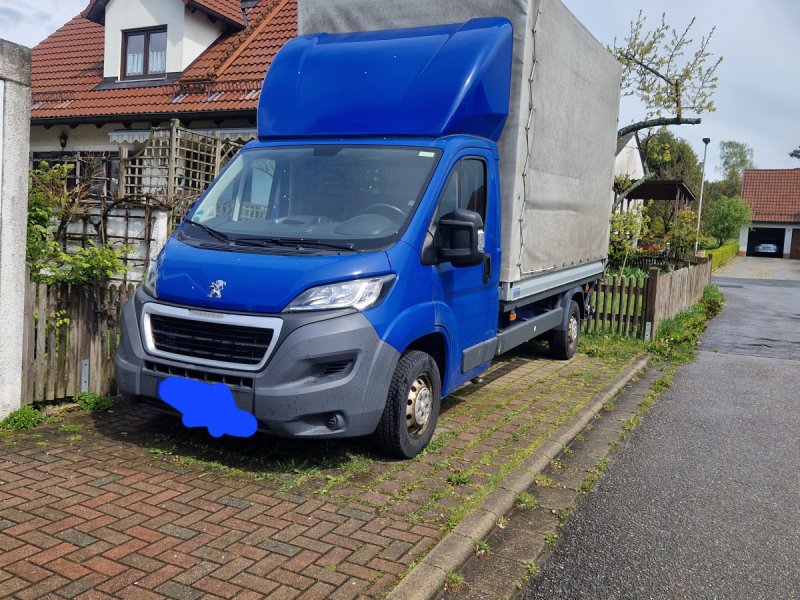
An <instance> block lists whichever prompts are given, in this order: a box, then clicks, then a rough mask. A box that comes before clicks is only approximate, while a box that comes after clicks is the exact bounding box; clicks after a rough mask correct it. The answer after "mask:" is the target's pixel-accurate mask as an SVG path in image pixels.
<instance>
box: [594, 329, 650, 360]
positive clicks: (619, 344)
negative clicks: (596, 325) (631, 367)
mask: <svg viewBox="0 0 800 600" xmlns="http://www.w3.org/2000/svg"><path fill="white" fill-rule="evenodd" d="M578 352H582V353H584V354H586V355H588V356H591V357H592V358H613V359H616V360H630V359H632V358H636V357H637V356H639V355H640V354H644V353H645V352H647V342H645V341H644V340H640V339H638V338H635V337H624V336H620V335H613V334H606V333H587V332H581V335H580V338H579V339H578Z"/></svg>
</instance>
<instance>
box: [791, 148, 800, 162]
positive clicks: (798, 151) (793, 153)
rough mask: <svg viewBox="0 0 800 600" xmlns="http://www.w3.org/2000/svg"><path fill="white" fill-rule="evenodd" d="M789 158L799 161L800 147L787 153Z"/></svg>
mask: <svg viewBox="0 0 800 600" xmlns="http://www.w3.org/2000/svg"><path fill="white" fill-rule="evenodd" d="M789 156H791V157H792V158H796V159H797V160H800V146H798V147H797V148H795V149H794V150H792V151H791V152H789Z"/></svg>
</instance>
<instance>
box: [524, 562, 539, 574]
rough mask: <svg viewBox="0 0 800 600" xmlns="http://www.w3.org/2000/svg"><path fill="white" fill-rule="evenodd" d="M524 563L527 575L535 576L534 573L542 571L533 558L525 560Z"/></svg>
mask: <svg viewBox="0 0 800 600" xmlns="http://www.w3.org/2000/svg"><path fill="white" fill-rule="evenodd" d="M524 564H525V572H526V573H527V574H528V575H531V576H532V577H535V576H536V575H538V574H539V573H541V572H542V570H541V569H540V568H539V565H537V564H536V561H535V560H526V561H525V563H524Z"/></svg>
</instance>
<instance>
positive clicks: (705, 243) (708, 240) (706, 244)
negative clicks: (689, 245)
mask: <svg viewBox="0 0 800 600" xmlns="http://www.w3.org/2000/svg"><path fill="white" fill-rule="evenodd" d="M697 247H698V248H699V249H700V250H713V249H715V248H719V242H718V241H717V238H715V237H712V236H710V235H701V236H700V237H698V238H697Z"/></svg>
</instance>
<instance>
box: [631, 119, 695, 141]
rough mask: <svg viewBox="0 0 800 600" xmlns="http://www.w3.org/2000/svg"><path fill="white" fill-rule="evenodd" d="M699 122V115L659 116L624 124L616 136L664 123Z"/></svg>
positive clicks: (659, 125)
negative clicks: (687, 116) (690, 116)
mask: <svg viewBox="0 0 800 600" xmlns="http://www.w3.org/2000/svg"><path fill="white" fill-rule="evenodd" d="M701 122H702V119H700V118H699V117H697V118H684V117H660V118H658V119H648V120H646V121H639V122H638V123H631V124H630V125H626V126H625V127H623V128H622V129H620V130H619V131H618V132H617V138H622V137H625V136H626V135H628V134H629V133H633V132H634V131H641V130H642V129H649V128H651V127H664V126H666V125H699V124H700V123H701Z"/></svg>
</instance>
